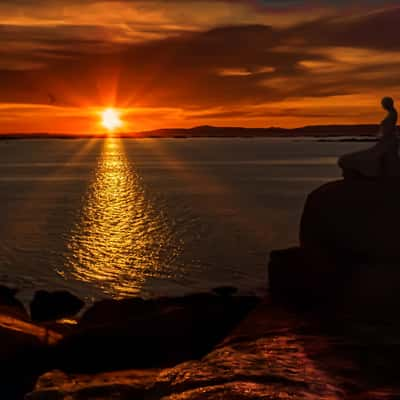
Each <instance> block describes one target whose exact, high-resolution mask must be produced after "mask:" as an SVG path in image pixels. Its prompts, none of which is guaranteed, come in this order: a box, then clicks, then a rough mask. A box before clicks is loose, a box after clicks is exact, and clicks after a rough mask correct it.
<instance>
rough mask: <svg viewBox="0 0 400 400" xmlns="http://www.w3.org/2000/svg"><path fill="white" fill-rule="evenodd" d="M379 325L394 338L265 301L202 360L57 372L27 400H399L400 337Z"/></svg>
mask: <svg viewBox="0 0 400 400" xmlns="http://www.w3.org/2000/svg"><path fill="white" fill-rule="evenodd" d="M379 328H382V329H386V330H385V331H384V332H386V333H390V332H391V335H388V336H385V335H382V332H380V333H379V332H376V330H377V329H378V327H377V326H370V325H368V324H364V325H363V324H360V325H355V324H354V323H353V322H352V321H351V320H346V319H341V318H339V316H336V318H335V319H332V318H330V317H329V316H327V318H326V320H325V321H321V320H320V319H317V320H313V319H310V318H308V317H307V318H305V316H304V315H296V314H292V313H290V312H287V311H285V310H283V309H281V308H279V307H277V306H274V305H273V304H270V303H269V302H267V301H265V302H264V303H263V304H261V305H260V306H259V307H258V308H257V309H256V310H255V311H254V312H253V313H252V314H251V315H250V316H249V317H248V318H247V319H246V320H245V321H243V322H242V323H241V324H240V325H239V326H238V328H237V329H236V330H235V331H234V332H233V333H232V334H231V335H230V336H229V337H228V338H227V339H225V340H224V341H223V342H221V343H220V344H219V345H218V346H216V347H215V348H214V349H213V350H212V351H211V352H210V353H209V354H207V355H206V356H205V357H203V358H202V359H200V360H193V361H188V362H185V363H182V364H179V365H177V366H175V367H173V368H166V369H146V370H142V369H134V370H127V371H120V372H109V373H99V374H94V375H82V374H72V375H71V374H70V373H68V374H66V373H64V372H61V371H53V372H49V373H47V374H45V375H43V376H42V377H41V378H40V379H39V381H38V383H37V386H36V390H35V391H33V392H32V393H30V394H29V395H27V396H26V400H45V399H57V400H81V399H93V400H106V399H119V400H131V399H136V398H138V399H139V398H140V399H152V400H211V399H212V400H215V399H234V400H256V399H257V400H260V399H261V400H262V399H264V400H271V399H289V400H291V399H293V400H299V399H300V400H317V399H318V400H324V399H326V400H328V399H329V400H342V399H346V400H360V399H362V400H388V399H397V398H399V396H400V384H399V382H400V374H399V372H398V368H397V364H398V358H399V356H400V351H399V348H400V347H399V344H400V343H399V341H398V340H397V341H396V339H395V338H396V333H398V332H396V331H395V330H394V327H393V326H391V327H379ZM365 332H368V334H365ZM383 336H385V339H384V340H382V337H383ZM397 337H398V335H397ZM367 360H368V361H367Z"/></svg>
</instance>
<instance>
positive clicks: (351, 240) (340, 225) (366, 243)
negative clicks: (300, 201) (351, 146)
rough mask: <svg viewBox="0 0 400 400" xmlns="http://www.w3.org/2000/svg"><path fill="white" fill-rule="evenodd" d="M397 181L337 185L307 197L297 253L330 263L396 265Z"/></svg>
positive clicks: (399, 201)
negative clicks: (303, 251)
mask: <svg viewBox="0 0 400 400" xmlns="http://www.w3.org/2000/svg"><path fill="white" fill-rule="evenodd" d="M399 204H400V186H399V181H397V180H395V179H394V180H393V179H388V180H377V181H368V180H364V181H346V180H341V181H336V182H331V183H328V184H326V185H323V186H322V187H320V188H319V189H317V190H315V191H314V192H313V193H311V194H310V195H309V196H308V199H307V201H306V205H305V207H304V212H303V216H302V220H301V228H300V243H301V247H302V248H303V249H304V250H305V251H307V252H308V253H309V255H311V254H315V255H317V253H320V254H322V255H323V256H327V257H329V258H330V259H332V260H335V262H344V263H349V262H368V263H374V262H375V263H376V262H387V263H390V262H394V263H398V262H399V261H400V249H399V244H398V230H399V226H400V213H399V212H398V211H399Z"/></svg>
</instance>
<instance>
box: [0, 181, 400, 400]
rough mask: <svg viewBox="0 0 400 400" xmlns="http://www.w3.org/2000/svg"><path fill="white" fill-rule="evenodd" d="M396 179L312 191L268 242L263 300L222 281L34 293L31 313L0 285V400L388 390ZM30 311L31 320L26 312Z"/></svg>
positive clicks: (397, 388) (396, 389)
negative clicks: (152, 292)
mask: <svg viewBox="0 0 400 400" xmlns="http://www.w3.org/2000/svg"><path fill="white" fill-rule="evenodd" d="M399 201H400V190H398V189H397V188H396V185H395V182H393V181H388V180H380V181H368V180H359V181H347V180H344V181H337V182H333V183H329V184H327V185H324V186H322V187H321V188H319V189H317V190H316V191H314V192H313V193H311V194H310V195H309V197H308V199H307V202H306V205H305V208H304V213H303V217H302V221H301V227H300V246H299V247H297V248H293V249H287V250H281V251H274V252H272V254H271V259H270V260H271V261H270V265H269V275H270V289H269V294H266V296H265V298H264V299H258V298H256V297H253V296H244V295H241V294H240V293H237V292H236V290H235V289H234V288H229V287H226V288H218V289H216V290H214V292H213V293H204V294H197V295H189V296H185V297H181V298H159V299H154V300H143V299H140V298H132V299H124V300H120V301H115V300H103V301H100V302H98V303H96V304H94V305H93V306H92V307H91V308H89V309H88V310H87V311H85V312H84V313H83V315H82V316H81V317H80V318H79V319H78V320H77V323H76V324H75V325H69V324H63V323H59V322H55V321H54V319H56V318H61V317H72V316H73V315H75V313H77V312H78V311H79V309H80V308H81V307H82V305H83V304H82V303H81V302H80V301H79V299H76V298H75V297H74V296H72V295H70V294H67V293H65V292H64V293H63V292H61V293H60V292H55V293H43V292H39V293H38V294H37V295H36V296H35V299H34V300H33V302H32V304H31V316H29V315H28V313H27V312H26V311H25V310H24V308H23V306H22V305H21V304H20V303H19V302H18V300H16V299H15V297H14V296H15V292H14V291H13V290H9V289H7V288H3V289H2V290H0V303H1V304H0V305H1V307H0V311H1V313H2V314H1V317H0V334H1V335H2V341H1V344H0V354H1V357H2V361H3V362H2V374H0V381H1V382H0V387H1V390H2V395H3V396H5V398H7V399H22V398H25V399H26V400H41V399H64V400H67V399H68V400H78V399H96V400H103V399H104V400H105V399H110V398H113V399H126V400H128V399H133V398H142V399H152V400H156V399H157V400H158V399H159V400H178V399H179V400H182V399H185V400H189V399H190V400H199V399H234V400H236V399H240V400H241V399H243V400H248V399H278V398H285V399H330V400H331V399H352V400H360V399H371V400H372V399H385V400H387V399H397V398H399V396H400V383H399V382H400V379H399V378H400V373H399V372H398V368H397V365H398V359H399V356H400V324H399V323H398V322H397V311H398V303H399V302H398V300H397V295H396V293H397V292H398V289H399V288H400V274H399V273H398V264H399V258H400V253H399V254H397V235H396V232H397V227H398V226H399V222H400V221H399V219H400V216H399V213H398V212H397V207H398V204H400V203H399ZM31 318H33V319H34V320H35V321H36V322H33V321H31Z"/></svg>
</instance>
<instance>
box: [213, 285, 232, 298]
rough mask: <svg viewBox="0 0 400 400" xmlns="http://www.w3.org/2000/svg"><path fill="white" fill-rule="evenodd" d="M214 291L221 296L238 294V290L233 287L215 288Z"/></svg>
mask: <svg viewBox="0 0 400 400" xmlns="http://www.w3.org/2000/svg"><path fill="white" fill-rule="evenodd" d="M212 291H213V293H215V294H218V295H219V296H233V295H235V294H237V292H238V288H235V287H233V286H220V287H216V288H214V289H213V290H212Z"/></svg>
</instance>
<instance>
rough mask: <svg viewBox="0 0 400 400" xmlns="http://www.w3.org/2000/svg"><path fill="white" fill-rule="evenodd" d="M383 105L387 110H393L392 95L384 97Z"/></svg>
mask: <svg viewBox="0 0 400 400" xmlns="http://www.w3.org/2000/svg"><path fill="white" fill-rule="evenodd" d="M382 107H383V108H384V109H385V110H387V111H390V110H393V109H394V100H393V99H392V98H391V97H384V98H383V99H382Z"/></svg>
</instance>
